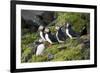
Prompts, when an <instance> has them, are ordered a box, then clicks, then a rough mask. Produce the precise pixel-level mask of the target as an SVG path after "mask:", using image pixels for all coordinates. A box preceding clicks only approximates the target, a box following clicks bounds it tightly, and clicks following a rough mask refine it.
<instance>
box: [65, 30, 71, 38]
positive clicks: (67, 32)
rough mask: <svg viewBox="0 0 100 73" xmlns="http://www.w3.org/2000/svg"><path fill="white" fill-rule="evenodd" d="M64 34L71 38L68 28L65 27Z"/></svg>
mask: <svg viewBox="0 0 100 73" xmlns="http://www.w3.org/2000/svg"><path fill="white" fill-rule="evenodd" d="M66 34H67V35H68V36H69V37H70V38H71V39H72V36H71V35H70V34H69V30H68V29H66Z"/></svg>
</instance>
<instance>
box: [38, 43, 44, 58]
mask: <svg viewBox="0 0 100 73" xmlns="http://www.w3.org/2000/svg"><path fill="white" fill-rule="evenodd" d="M44 49H45V46H44V44H40V45H39V46H38V47H37V51H36V56H38V55H42V54H43V51H44Z"/></svg>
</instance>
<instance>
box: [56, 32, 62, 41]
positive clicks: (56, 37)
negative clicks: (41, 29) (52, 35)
mask: <svg viewBox="0 0 100 73" xmlns="http://www.w3.org/2000/svg"><path fill="white" fill-rule="evenodd" d="M56 38H57V40H58V42H59V43H62V42H63V41H61V40H59V37H58V32H57V33H56Z"/></svg>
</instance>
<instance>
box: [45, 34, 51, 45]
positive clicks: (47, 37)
mask: <svg viewBox="0 0 100 73" xmlns="http://www.w3.org/2000/svg"><path fill="white" fill-rule="evenodd" d="M45 38H46V40H47V41H48V42H49V43H50V44H52V41H51V40H50V39H49V36H48V34H45Z"/></svg>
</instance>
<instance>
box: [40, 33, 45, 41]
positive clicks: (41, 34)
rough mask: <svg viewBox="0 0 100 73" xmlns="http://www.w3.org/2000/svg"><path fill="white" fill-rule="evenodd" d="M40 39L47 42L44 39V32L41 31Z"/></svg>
mask: <svg viewBox="0 0 100 73" xmlns="http://www.w3.org/2000/svg"><path fill="white" fill-rule="evenodd" d="M40 37H41V38H42V40H43V41H46V40H45V38H44V37H43V32H41V31H40Z"/></svg>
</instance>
